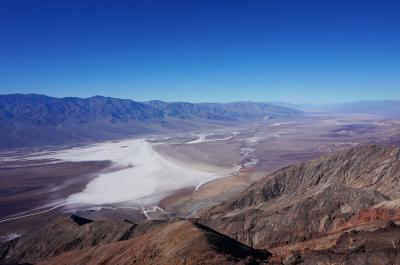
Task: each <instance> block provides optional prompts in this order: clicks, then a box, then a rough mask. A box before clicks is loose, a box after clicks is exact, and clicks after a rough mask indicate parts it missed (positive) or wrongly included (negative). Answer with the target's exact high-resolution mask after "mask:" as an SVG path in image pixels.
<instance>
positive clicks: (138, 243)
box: [0, 217, 271, 265]
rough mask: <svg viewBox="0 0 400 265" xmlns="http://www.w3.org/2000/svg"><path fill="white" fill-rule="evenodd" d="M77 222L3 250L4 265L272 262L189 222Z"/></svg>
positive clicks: (66, 222) (69, 221) (57, 226)
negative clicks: (137, 223) (29, 264)
mask: <svg viewBox="0 0 400 265" xmlns="http://www.w3.org/2000/svg"><path fill="white" fill-rule="evenodd" d="M77 219H78V218H76V217H74V220H72V219H70V218H67V219H65V218H62V219H59V220H57V221H56V222H53V223H52V224H50V225H49V226H48V227H47V228H46V229H44V230H43V231H40V232H38V233H34V234H33V235H30V236H25V237H22V238H21V239H18V240H14V241H12V242H11V243H9V244H8V245H3V249H2V252H0V253H1V255H0V257H1V258H2V259H1V260H0V263H1V264H16V263H24V262H27V263H35V264H48V265H50V264H54V265H55V264H57V265H61V264H71V265H72V264H77V265H78V264H104V265H105V264H110V265H111V264H121V265H122V264H263V263H264V262H267V260H268V258H269V257H270V256H271V254H270V253H269V252H267V251H258V250H255V249H253V248H251V247H247V246H245V245H243V244H241V243H239V242H237V241H235V240H233V239H231V238H229V237H227V236H225V235H222V234H220V233H218V232H215V231H214V230H212V229H210V228H207V227H205V226H203V225H200V224H196V223H192V222H190V221H187V220H172V221H169V222H156V223H149V222H145V223H144V224H142V225H138V226H135V225H133V224H129V223H127V222H117V223H115V222H111V221H108V222H107V224H105V223H104V222H100V221H95V222H88V221H87V220H84V219H83V218H79V223H77V222H76V220H77ZM5 246H7V249H6V247H5Z"/></svg>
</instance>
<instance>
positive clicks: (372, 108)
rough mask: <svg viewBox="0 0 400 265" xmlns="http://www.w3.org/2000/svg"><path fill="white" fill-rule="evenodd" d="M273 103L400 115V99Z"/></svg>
mask: <svg viewBox="0 0 400 265" xmlns="http://www.w3.org/2000/svg"><path fill="white" fill-rule="evenodd" d="M273 104H276V105H279V106H282V107H287V108H295V109H299V110H303V111H314V112H315V111H316V112H326V113H346V114H356V113H358V114H359V113H363V114H375V115H379V116H382V117H387V118H399V117H400V100H366V101H354V102H347V103H332V104H292V103H287V102H273Z"/></svg>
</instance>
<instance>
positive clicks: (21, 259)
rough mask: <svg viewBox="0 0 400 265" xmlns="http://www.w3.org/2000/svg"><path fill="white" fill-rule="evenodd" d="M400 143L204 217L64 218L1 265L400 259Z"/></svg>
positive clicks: (5, 248) (300, 168) (353, 152)
mask: <svg viewBox="0 0 400 265" xmlns="http://www.w3.org/2000/svg"><path fill="white" fill-rule="evenodd" d="M398 221H400V149H399V148H397V147H391V146H380V145H365V146H359V147H355V148H351V149H346V150H343V151H338V152H334V153H331V154H328V155H325V156H323V157H321V158H318V159H314V160H311V161H309V162H306V163H301V164H297V165H293V166H289V167H286V168H283V169H280V170H278V171H276V172H275V173H273V174H268V175H267V176H265V177H263V178H261V179H260V180H258V181H257V182H255V183H253V184H252V185H250V186H249V187H248V188H247V189H245V190H244V191H242V192H240V193H238V194H236V195H234V196H233V198H232V199H230V200H228V201H226V202H223V203H221V204H219V205H216V206H214V207H212V208H211V209H210V210H208V211H205V212H203V213H202V215H201V217H200V218H195V219H191V220H185V219H171V220H165V221H144V222H139V223H137V224H136V223H133V222H130V221H127V220H125V221H123V220H121V221H115V220H108V221H92V220H90V219H86V218H82V217H79V216H76V215H73V216H71V217H60V218H58V219H56V220H55V221H53V222H52V223H50V224H48V225H47V226H46V227H44V228H42V229H39V230H38V231H36V232H34V233H30V234H27V235H24V236H22V237H20V238H17V239H14V240H11V241H8V242H5V243H3V244H2V245H1V247H0V258H1V261H0V263H1V264H27V263H28V264H285V265H286V264H318V265H321V264H327V265H328V264H332V265H333V264H400V248H399V246H400V227H399V226H398V225H397V224H396V222H398Z"/></svg>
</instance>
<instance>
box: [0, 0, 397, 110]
mask: <svg viewBox="0 0 400 265" xmlns="http://www.w3.org/2000/svg"><path fill="white" fill-rule="evenodd" d="M399 14H400V1H394V0H393V1H387V0H381V1H368V0H366V1H349V0H348V1H344V0H336V1H307V0H304V1H285V0H279V1H278V0H275V1H272V0H263V1H261V0H250V1H244V0H242V1H238V0H226V1H223V0H212V1H209V0H198V1H194V0H193V1H191V0H185V1H165V0H164V1H153V0H142V1H124V0H120V1H102V0H96V1H89V0H87V1H84V0H80V1H78V0H68V1H62V0H57V1H51V0H49V1H40V0H25V1H21V0H3V1H1V2H0V93H1V94H7V93H31V92H33V93H40V94H47V95H51V96H60V97H61V96H79V97H89V96H92V95H105V96H113V97H121V98H131V99H135V100H148V99H162V100H168V101H192V102H204V101H214V102H215V101H220V102H226V101H237V100H252V101H277V100H281V101H290V102H294V103H296V102H297V103H303V102H309V103H318V102H322V103H324V102H343V101H353V100H365V99H400V15H399Z"/></svg>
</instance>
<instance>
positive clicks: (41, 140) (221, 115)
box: [0, 94, 303, 149]
mask: <svg viewBox="0 0 400 265" xmlns="http://www.w3.org/2000/svg"><path fill="white" fill-rule="evenodd" d="M302 114H303V112H301V111H298V110H294V109H290V108H285V107H281V106H276V105H273V104H266V103H250V102H246V103H228V104H219V103H202V104H193V103H187V102H174V103H168V102H163V101H149V102H144V103H142V102H136V101H133V100H129V99H117V98H110V97H102V96H95V97H90V98H76V97H66V98H54V97H48V96H43V95H37V94H12V95H0V132H1V135H2V137H1V138H0V148H1V149H5V148H13V147H24V146H35V145H48V144H63V143H75V142H81V141H94V140H106V139H116V138H123V137H127V136H133V135H138V134H146V133H161V132H171V131H187V130H194V129H199V128H204V126H212V125H214V126H215V123H227V122H228V123H229V122H241V121H246V120H249V119H252V120H256V119H262V118H265V117H269V118H278V117H298V116H301V115H302Z"/></svg>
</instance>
